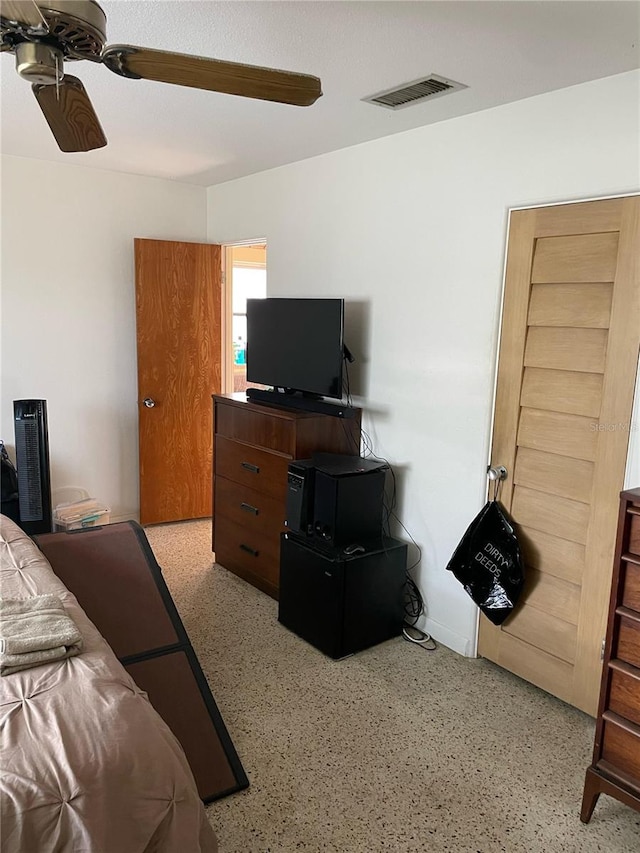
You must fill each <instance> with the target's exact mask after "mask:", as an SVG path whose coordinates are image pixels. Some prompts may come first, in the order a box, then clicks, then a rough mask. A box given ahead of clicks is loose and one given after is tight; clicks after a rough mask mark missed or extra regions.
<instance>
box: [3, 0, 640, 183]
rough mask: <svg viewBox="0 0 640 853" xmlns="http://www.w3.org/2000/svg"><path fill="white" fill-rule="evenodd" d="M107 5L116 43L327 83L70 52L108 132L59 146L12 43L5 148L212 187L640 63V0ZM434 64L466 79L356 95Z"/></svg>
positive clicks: (173, 0)
mask: <svg viewBox="0 0 640 853" xmlns="http://www.w3.org/2000/svg"><path fill="white" fill-rule="evenodd" d="M101 5H102V7H103V9H104V10H105V12H106V14H107V43H109V44H114V43H129V44H137V45H142V46H145V47H153V48H160V49H165V50H174V51H178V52H181V53H193V54H197V55H200V56H211V57H215V58H217V59H226V60H232V61H236V62H245V63H249V64H253V65H266V66H271V67H275V68H283V69H286V70H290V71H300V72H304V73H308V74H314V75H316V76H318V77H320V78H321V80H322V88H323V93H324V95H323V97H322V98H320V100H319V101H318V102H317V103H316V104H315V105H314V106H311V107H292V106H287V105H283V104H274V103H267V102H262V101H256V100H252V99H247V98H238V97H233V96H229V95H222V94H217V93H212V92H201V91H197V90H194V89H186V88H181V87H177V86H170V85H166V84H161V83H154V82H150V81H145V80H126V79H123V78H120V77H118V76H117V75H115V74H112V73H111V72H110V71H108V70H107V68H105V67H104V66H100V65H95V64H94V63H91V62H82V63H80V64H75V63H74V66H75V67H74V68H73V71H72V73H73V74H75V75H76V76H79V77H81V79H82V80H83V82H84V84H85V86H86V88H87V90H88V92H89V94H90V96H91V99H92V101H93V104H94V106H95V108H96V111H97V113H98V115H99V117H100V120H101V123H102V126H103V128H104V130H105V133H106V136H107V139H108V146H107V147H106V148H103V149H101V150H98V151H92V152H88V153H84V154H63V153H61V152H60V151H59V150H58V148H57V146H56V144H55V142H54V140H53V137H52V136H51V134H50V132H49V130H48V127H47V125H46V123H45V120H44V118H43V116H42V114H41V113H40V110H39V107H38V105H37V103H36V101H35V98H34V97H33V96H32V94H31V92H29V84H28V83H26V82H25V81H24V80H22V79H20V78H19V77H18V76H17V74H16V73H15V71H14V68H13V65H14V57H13V56H11V55H8V54H3V55H2V57H0V73H1V87H2V88H1V100H0V105H1V115H2V151H3V152H4V153H7V154H16V155H20V156H24V157H35V158H39V159H43V160H52V161H60V162H67V163H78V164H83V165H88V166H94V167H97V168H103V169H112V170H117V171H122V172H133V173H136V174H142V175H154V176H157V177H163V178H171V179H175V180H180V181H186V182H189V183H193V184H200V185H202V186H208V185H211V184H215V183H220V182H222V181H227V180H230V179H233V178H237V177H241V176H243V175H248V174H252V173H254V172H259V171H262V170H264V169H270V168H273V167H275V166H280V165H283V164H286V163H291V162H294V161H296V160H303V159H305V158H307V157H313V156H315V155H317V154H322V153H325V152H328V151H333V150H336V149H339V148H344V147H346V146H350V145H355V144H357V143H360V142H365V141H367V140H371V139H376V138H379V137H383V136H387V135H389V134H393V133H398V132H401V131H404V130H408V129H411V128H415V127H419V126H421V125H427V124H431V123H432V122H438V121H443V120H446V119H450V118H453V117H455V116H460V115H465V114H467V113H472V112H477V111H478V110H484V109H487V108H489V107H494V106H497V105H499V104H505V103H509V102H511V101H517V100H520V99H521V98H527V97H530V96H532V95H537V94H540V93H542V92H549V91H552V90H554V89H560V88H563V87H565V86H572V85H574V84H577V83H583V82H585V81H588V80H594V79H597V78H600V77H608V76H610V75H612V74H618V73H621V72H624V71H628V70H631V69H633V68H638V67H639V66H640V2H634V1H633V0H623V2H617V0H604V2H596V0H587V2H582V0H564V2H555V0H539V2H528V0H496V1H495V2H491V0H470V1H468V0H448V2H421V0H414V2H403V0H394V1H393V2H373V0H364V2H351V0H344V2H329V0H327V2H316V1H315V0H302V2H298V0H291V2H289V0H285V2H267V0H265V1H264V2H248V0H235V2H204V1H203V2H191V0H162V2H157V0H137V2H129V1H128V0H115V2H114V0H105V2H102V3H101ZM431 73H434V74H439V75H441V76H444V77H447V78H451V79H453V80H456V81H458V82H461V83H465V84H466V85H467V86H468V87H469V88H467V89H465V90H463V91H459V92H455V93H453V94H450V95H447V96H443V97H438V98H435V99H432V100H427V101H425V102H424V103H421V104H418V105H415V106H411V107H408V108H404V109H401V110H398V111H391V110H387V109H382V108H380V107H375V106H372V105H371V104H367V103H363V102H362V100H361V99H362V98H364V97H366V96H368V95H371V94H373V93H376V92H379V91H381V90H384V89H387V88H391V87H394V86H396V85H398V86H399V85H401V84H403V83H408V82H410V81H413V80H416V79H418V78H421V77H423V76H427V75H429V74H431ZM593 109H594V110H597V109H598V104H597V103H594V105H593ZM603 153H604V152H603Z"/></svg>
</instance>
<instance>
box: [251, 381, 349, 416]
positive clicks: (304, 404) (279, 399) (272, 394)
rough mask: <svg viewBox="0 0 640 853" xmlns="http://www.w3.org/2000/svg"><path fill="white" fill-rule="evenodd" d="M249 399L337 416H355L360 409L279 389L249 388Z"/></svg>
mask: <svg viewBox="0 0 640 853" xmlns="http://www.w3.org/2000/svg"><path fill="white" fill-rule="evenodd" d="M247 400H250V401H251V402H252V403H264V404H265V405H267V406H277V407H279V408H283V409H301V410H302V411H303V412H315V413H316V414H320V415H333V417H336V418H353V417H356V413H357V412H358V411H359V410H358V409H354V408H352V407H351V406H345V405H344V404H343V403H329V402H327V401H326V400H323V399H319V400H315V399H313V398H311V397H299V396H298V395H296V394H281V393H280V392H278V391H266V390H264V389H263V388H247Z"/></svg>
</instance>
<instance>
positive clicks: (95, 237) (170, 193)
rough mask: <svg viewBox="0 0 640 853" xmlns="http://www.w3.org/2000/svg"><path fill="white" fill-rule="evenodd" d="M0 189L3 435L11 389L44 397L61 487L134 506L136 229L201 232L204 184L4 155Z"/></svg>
mask: <svg viewBox="0 0 640 853" xmlns="http://www.w3.org/2000/svg"><path fill="white" fill-rule="evenodd" d="M1 192H2V350H1V352H2V394H1V402H2V412H1V429H2V432H1V434H0V437H2V438H3V439H4V441H5V443H6V445H7V446H8V447H9V448H11V447H12V446H13V444H14V429H13V405H12V401H13V400H16V399H22V398H44V399H46V400H47V407H48V416H49V438H50V452H51V479H52V487H53V489H58V488H60V487H65V486H80V487H83V488H85V489H86V490H87V491H88V492H89V493H90V494H91V495H93V496H94V497H96V498H99V499H101V500H103V501H105V502H106V503H107V504H108V505H109V506H110V507H111V508H112V513H113V516H114V517H127V518H128V517H136V515H137V512H138V439H137V418H138V414H137V403H136V398H137V376H136V338H135V293H134V263H133V238H134V237H150V238H159V239H177V240H181V239H182V240H194V241H202V240H204V239H205V236H206V194H205V190H204V189H203V188H201V187H194V186H191V185H187V184H179V183H176V182H172V181H165V180H159V179H155V178H143V177H138V176H133V175H125V174H119V173H112V172H106V171H101V170H97V169H89V168H85V167H82V166H68V165H65V164H55V163H46V162H43V161H39V160H32V159H25V158H21V157H9V156H4V157H3V158H2V182H1ZM169 456H170V449H169V448H168V449H167V457H168V459H167V461H168V463H169Z"/></svg>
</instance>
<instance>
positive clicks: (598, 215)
mask: <svg viewBox="0 0 640 853" xmlns="http://www.w3.org/2000/svg"><path fill="white" fill-rule="evenodd" d="M639 346H640V198H638V197H630V198H620V199H606V200H602V201H594V202H584V203H578V204H567V205H559V206H557V207H545V208H539V209H532V210H521V211H515V212H514V213H513V214H512V216H511V220H510V230H509V244H508V251H507V270H506V284H505V298H504V306H503V321H502V335H501V342H500V355H499V363H498V384H497V392H496V405H495V421H494V431H493V444H492V461H491V464H492V465H504V466H505V467H506V468H507V470H508V472H509V473H508V478H507V480H506V482H505V483H504V484H503V490H502V494H501V500H502V502H503V504H504V505H505V507H506V508H507V509H508V510H509V511H510V512H511V515H512V517H513V519H514V521H515V523H516V525H517V529H518V533H519V538H520V540H521V544H522V548H523V554H524V559H525V567H526V574H527V581H526V587H525V592H524V593H523V596H522V599H521V601H520V602H519V604H518V607H517V609H516V611H515V612H514V614H513V616H511V617H510V618H509V619H508V620H507V621H506V622H505V623H504V624H503V625H502V626H500V627H496V626H494V625H492V624H491V623H490V622H489V621H488V620H487V619H486V618H485V617H481V620H480V634H479V645H478V651H479V653H480V654H481V655H482V656H483V657H486V658H488V659H490V660H492V661H495V662H496V663H498V664H500V665H501V666H503V667H505V668H506V669H509V670H511V671H512V672H514V673H516V674H517V675H519V676H521V677H522V678H525V679H526V680H528V681H531V682H532V683H534V684H537V685H538V686H539V687H541V688H543V689H544V690H547V691H548V692H550V693H552V694H554V695H555V696H558V697H560V698H561V699H564V700H565V701H566V702H569V703H570V704H572V705H575V706H577V707H578V708H581V709H582V710H584V711H586V712H587V713H589V714H595V713H596V710H597V702H598V691H599V686H600V674H601V669H602V663H601V649H602V641H603V638H604V636H605V632H606V611H607V602H608V594H609V589H610V585H611V572H612V565H613V554H614V547H615V537H616V519H617V510H618V501H619V493H620V490H621V489H622V488H623V481H624V472H625V464H626V457H627V449H628V443H629V433H630V419H631V412H632V405H633V392H634V386H635V376H636V369H637V364H638V348H639ZM639 473H640V472H639Z"/></svg>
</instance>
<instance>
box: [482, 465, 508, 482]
mask: <svg viewBox="0 0 640 853" xmlns="http://www.w3.org/2000/svg"><path fill="white" fill-rule="evenodd" d="M507 474H508V471H507V469H506V468H505V467H504V465H497V466H496V467H495V468H491V467H489V468H487V477H488V478H489V479H490V480H498V481H500V480H506V479H507Z"/></svg>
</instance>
